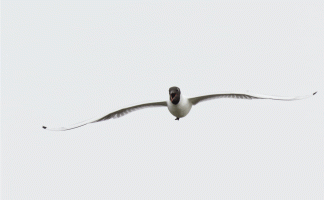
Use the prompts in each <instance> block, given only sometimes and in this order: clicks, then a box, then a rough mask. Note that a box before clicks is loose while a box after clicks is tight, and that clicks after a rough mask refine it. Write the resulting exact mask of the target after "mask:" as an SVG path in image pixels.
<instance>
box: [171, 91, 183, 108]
mask: <svg viewBox="0 0 324 200" xmlns="http://www.w3.org/2000/svg"><path fill="white" fill-rule="evenodd" d="M180 94H181V91H180V89H179V88H178V87H170V89H169V95H170V101H171V102H172V103H173V104H174V105H176V104H178V103H179V101H180Z"/></svg>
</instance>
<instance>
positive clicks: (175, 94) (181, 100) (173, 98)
mask: <svg viewBox="0 0 324 200" xmlns="http://www.w3.org/2000/svg"><path fill="white" fill-rule="evenodd" d="M316 93H317V92H314V93H313V94H311V95H305V96H297V97H277V96H270V95H261V94H249V93H248V94H247V93H245V94H244V93H235V92H225V93H223V92H222V93H216V94H209V95H203V96H197V97H192V98H187V97H185V96H184V95H182V94H181V91H180V89H179V88H178V87H171V88H170V89H169V99H168V100H167V101H158V102H149V103H142V104H137V105H133V106H129V107H125V108H122V109H118V110H115V111H113V112H111V113H109V114H106V115H104V116H99V117H96V118H93V119H90V120H86V121H83V122H80V123H77V124H74V125H71V126H67V127H60V128H48V127H46V126H43V128H44V129H46V130H50V131H66V130H70V129H74V128H78V127H80V126H84V125H86V124H90V123H95V122H100V121H104V120H108V119H111V118H119V117H122V116H124V115H126V114H128V113H130V112H132V111H135V110H138V109H141V108H148V107H161V106H164V107H168V109H169V111H170V113H171V114H172V115H174V116H175V117H176V119H175V120H179V119H180V118H182V117H185V116H186V115H187V114H188V113H189V111H190V109H191V107H192V106H193V105H196V104H198V103H199V102H202V101H205V100H211V99H216V98H236V99H273V100H282V101H293V100H299V99H305V98H308V97H311V96H313V95H315V94H316Z"/></svg>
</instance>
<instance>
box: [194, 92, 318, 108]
mask: <svg viewBox="0 0 324 200" xmlns="http://www.w3.org/2000/svg"><path fill="white" fill-rule="evenodd" d="M316 93H317V92H314V93H313V94H311V95H305V96H296V97H278V96H271V95H262V94H244V93H233V92H226V93H218V94H210V95H203V96H198V97H193V98H189V101H190V102H191V103H192V104H193V105H196V104H197V103H199V102H201V101H205V100H211V99H216V98H236V99H273V100H282V101H292V100H299V99H305V98H308V97H311V96H313V95H315V94H316Z"/></svg>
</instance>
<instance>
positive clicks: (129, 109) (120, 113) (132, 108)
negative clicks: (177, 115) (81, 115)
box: [43, 101, 167, 131]
mask: <svg viewBox="0 0 324 200" xmlns="http://www.w3.org/2000/svg"><path fill="white" fill-rule="evenodd" d="M160 106H167V102H166V101H160V102H150V103H142V104H138V105H134V106H129V107H126V108H122V109H118V110H116V111H114V112H111V113H109V114H107V115H104V116H99V117H96V118H93V119H90V120H86V121H83V122H80V123H77V124H74V125H71V126H67V127H59V128H48V127H46V126H43V128H44V129H46V130H50V131H66V130H70V129H74V128H78V127H80V126H84V125H86V124H90V123H94V122H100V121H104V120H108V119H111V118H119V117H122V116H124V115H126V114H128V113H130V112H133V111H135V110H139V109H142V108H148V107H160Z"/></svg>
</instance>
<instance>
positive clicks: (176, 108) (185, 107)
mask: <svg viewBox="0 0 324 200" xmlns="http://www.w3.org/2000/svg"><path fill="white" fill-rule="evenodd" d="M167 104H168V109H169V111H170V113H171V114H172V115H174V116H176V117H179V118H181V117H185V116H186V115H187V114H188V113H189V111H190V109H191V106H192V104H191V103H190V102H189V100H188V99H187V98H186V97H185V96H183V95H182V94H180V101H179V103H178V104H177V105H174V104H173V103H172V102H171V101H170V99H168V101H167Z"/></svg>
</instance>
